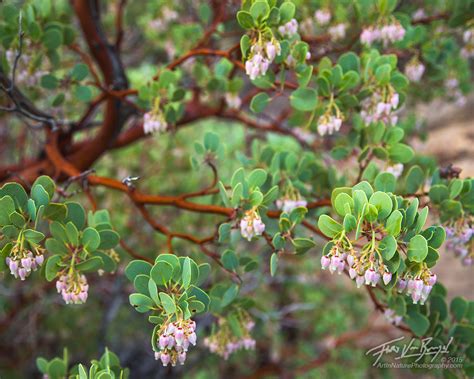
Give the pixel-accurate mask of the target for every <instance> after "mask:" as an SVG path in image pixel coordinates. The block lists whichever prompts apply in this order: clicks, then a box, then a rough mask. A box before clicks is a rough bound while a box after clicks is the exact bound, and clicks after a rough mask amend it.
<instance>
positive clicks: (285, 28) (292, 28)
mask: <svg viewBox="0 0 474 379" xmlns="http://www.w3.org/2000/svg"><path fill="white" fill-rule="evenodd" d="M278 32H279V33H280V34H281V35H282V36H286V37H289V38H291V37H293V36H294V35H296V33H298V21H296V19H294V18H293V19H291V20H290V21H288V22H287V23H286V24H284V25H282V26H280V27H279V28H278Z"/></svg>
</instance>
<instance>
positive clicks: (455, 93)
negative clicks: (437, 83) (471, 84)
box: [444, 78, 467, 107]
mask: <svg viewBox="0 0 474 379" xmlns="http://www.w3.org/2000/svg"><path fill="white" fill-rule="evenodd" d="M444 87H445V88H446V94H447V95H448V97H450V98H452V100H453V101H454V103H455V104H456V105H457V106H459V107H463V106H464V105H466V102H467V100H466V97H465V96H464V95H463V93H462V91H461V89H460V88H459V80H457V79H456V78H449V79H447V80H446V81H445V82H444Z"/></svg>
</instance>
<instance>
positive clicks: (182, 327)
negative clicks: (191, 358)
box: [155, 319, 197, 367]
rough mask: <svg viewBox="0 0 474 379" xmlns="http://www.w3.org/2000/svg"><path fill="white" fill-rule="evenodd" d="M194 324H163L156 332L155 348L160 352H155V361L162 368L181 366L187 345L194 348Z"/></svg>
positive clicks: (188, 321) (176, 322)
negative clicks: (158, 362)
mask: <svg viewBox="0 0 474 379" xmlns="http://www.w3.org/2000/svg"><path fill="white" fill-rule="evenodd" d="M196 341H197V336H196V322H195V321H193V320H191V319H189V320H178V321H175V322H168V323H164V324H163V325H162V327H161V328H160V330H159V331H158V332H157V346H158V348H159V349H160V351H155V359H156V360H161V363H162V364H163V366H165V367H166V366H168V365H169V364H170V363H171V366H173V367H174V366H176V363H178V362H179V364H181V365H183V364H184V362H185V361H186V354H187V351H188V348H189V345H193V346H196Z"/></svg>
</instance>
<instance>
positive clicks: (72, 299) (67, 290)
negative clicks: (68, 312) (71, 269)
mask: <svg viewBox="0 0 474 379" xmlns="http://www.w3.org/2000/svg"><path fill="white" fill-rule="evenodd" d="M56 289H57V290H58V293H61V296H62V298H63V300H64V302H65V303H66V304H83V303H85V302H86V300H87V297H88V291H89V285H88V284H87V279H86V277H85V276H84V275H79V274H75V273H73V274H71V275H69V274H67V275H62V276H61V277H60V278H59V279H58V281H57V282H56Z"/></svg>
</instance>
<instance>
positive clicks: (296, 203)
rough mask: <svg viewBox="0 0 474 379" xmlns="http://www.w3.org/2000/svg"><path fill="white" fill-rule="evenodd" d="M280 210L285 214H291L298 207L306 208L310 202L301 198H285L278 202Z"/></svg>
mask: <svg viewBox="0 0 474 379" xmlns="http://www.w3.org/2000/svg"><path fill="white" fill-rule="evenodd" d="M276 205H277V207H278V209H281V210H282V211H283V212H286V213H290V212H291V211H292V210H293V209H295V208H298V207H306V205H308V202H307V201H306V200H304V199H301V198H299V197H298V198H291V197H283V198H281V199H278V200H277V201H276Z"/></svg>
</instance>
